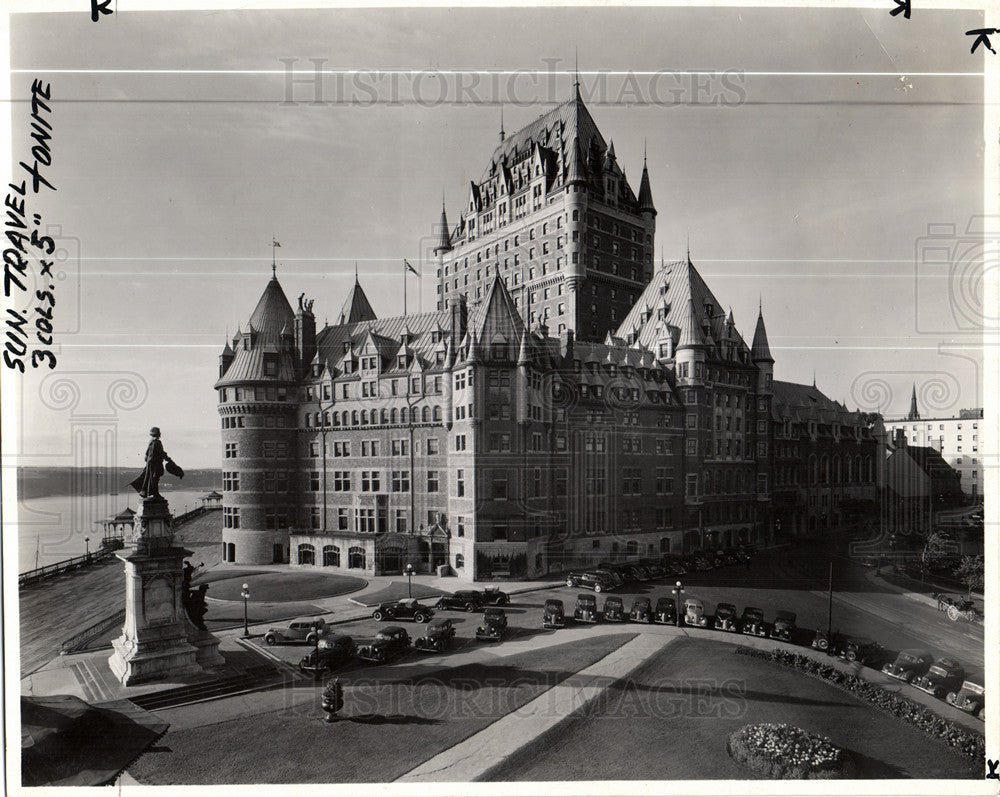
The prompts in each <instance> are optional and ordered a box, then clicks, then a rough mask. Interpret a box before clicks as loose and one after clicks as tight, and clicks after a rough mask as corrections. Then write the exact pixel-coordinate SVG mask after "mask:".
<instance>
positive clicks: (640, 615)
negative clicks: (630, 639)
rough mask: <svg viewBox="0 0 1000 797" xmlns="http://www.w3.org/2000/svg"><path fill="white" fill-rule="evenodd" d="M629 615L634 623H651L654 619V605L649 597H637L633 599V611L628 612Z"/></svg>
mask: <svg viewBox="0 0 1000 797" xmlns="http://www.w3.org/2000/svg"><path fill="white" fill-rule="evenodd" d="M628 616H629V619H630V620H632V622H633V623H651V622H652V621H653V607H652V605H651V604H650V602H649V598H636V599H635V600H634V601H632V611H630V612H629V613H628Z"/></svg>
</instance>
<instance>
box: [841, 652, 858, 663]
mask: <svg viewBox="0 0 1000 797" xmlns="http://www.w3.org/2000/svg"><path fill="white" fill-rule="evenodd" d="M844 658H846V659H847V660H848V661H857V660H858V654H857V653H855V652H854V651H853V650H851V651H848V653H847V655H846V656H845V657H844Z"/></svg>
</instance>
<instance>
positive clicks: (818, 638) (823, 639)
mask: <svg viewBox="0 0 1000 797" xmlns="http://www.w3.org/2000/svg"><path fill="white" fill-rule="evenodd" d="M835 642H836V638H834V639H831V638H830V634H829V633H828V632H827V631H816V633H815V634H814V635H813V641H812V646H813V647H814V648H816V650H829V649H830V646H831V645H833V644H835Z"/></svg>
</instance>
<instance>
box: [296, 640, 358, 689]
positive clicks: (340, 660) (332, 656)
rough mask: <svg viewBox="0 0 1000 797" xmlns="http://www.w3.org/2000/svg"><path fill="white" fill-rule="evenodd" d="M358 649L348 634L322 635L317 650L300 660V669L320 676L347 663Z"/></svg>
mask: <svg viewBox="0 0 1000 797" xmlns="http://www.w3.org/2000/svg"><path fill="white" fill-rule="evenodd" d="M357 650H358V646H357V645H355V644H354V640H353V639H351V637H349V636H347V635H346V634H335V635H333V636H326V637H322V638H321V639H320V640H319V644H318V645H317V647H316V650H314V651H312V652H311V653H309V654H308V655H307V656H304V657H303V658H302V659H300V660H299V669H300V670H301V671H302V672H305V673H310V674H312V675H314V676H316V677H317V678H319V677H320V676H322V675H325V674H326V673H328V672H331V671H333V670H335V669H337V668H338V667H341V666H343V665H344V664H347V662H349V661H350V660H351V659H352V658H354V654H355V653H357Z"/></svg>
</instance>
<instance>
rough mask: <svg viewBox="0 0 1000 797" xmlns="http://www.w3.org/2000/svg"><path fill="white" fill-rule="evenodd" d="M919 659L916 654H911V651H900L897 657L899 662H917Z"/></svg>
mask: <svg viewBox="0 0 1000 797" xmlns="http://www.w3.org/2000/svg"><path fill="white" fill-rule="evenodd" d="M918 661H919V659H918V658H917V657H916V656H911V655H910V654H909V653H900V654H899V658H897V659H896V663H897V664H916V663H917V662H918Z"/></svg>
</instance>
